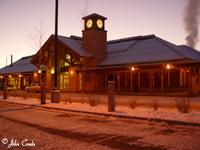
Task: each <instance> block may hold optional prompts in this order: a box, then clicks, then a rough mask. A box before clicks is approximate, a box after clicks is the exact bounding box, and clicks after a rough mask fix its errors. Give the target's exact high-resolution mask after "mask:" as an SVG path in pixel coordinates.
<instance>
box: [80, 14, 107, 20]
mask: <svg viewBox="0 0 200 150" xmlns="http://www.w3.org/2000/svg"><path fill="white" fill-rule="evenodd" d="M93 17H97V18H101V19H103V20H106V19H107V18H106V17H104V16H101V15H99V14H96V13H93V14H90V15H87V16H85V17H83V18H82V19H87V18H93Z"/></svg>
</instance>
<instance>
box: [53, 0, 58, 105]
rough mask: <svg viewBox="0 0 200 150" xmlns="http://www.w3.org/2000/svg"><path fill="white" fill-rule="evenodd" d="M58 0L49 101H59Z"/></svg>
mask: <svg viewBox="0 0 200 150" xmlns="http://www.w3.org/2000/svg"><path fill="white" fill-rule="evenodd" d="M57 38H58V0H56V4H55V47H54V69H55V70H54V88H53V90H52V92H51V102H52V103H59V101H60V91H59V89H58V84H57V80H58V45H57V44H58V41H57Z"/></svg>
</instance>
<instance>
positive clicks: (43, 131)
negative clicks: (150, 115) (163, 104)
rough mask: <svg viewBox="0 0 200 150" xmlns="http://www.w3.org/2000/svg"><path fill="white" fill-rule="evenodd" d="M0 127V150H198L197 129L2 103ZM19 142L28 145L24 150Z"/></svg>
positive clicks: (0, 105) (197, 127)
mask: <svg viewBox="0 0 200 150" xmlns="http://www.w3.org/2000/svg"><path fill="white" fill-rule="evenodd" d="M0 126H1V128H0V149H2V150H3V149H7V147H8V146H9V143H11V141H12V139H13V141H15V142H16V146H15V149H29V148H31V149H37V150H38V149H39V150H40V149H41V150H43V149H47V150H48V149H56V150H62V149H70V150H71V149H72V150H85V149H89V150H97V149H98V150H110V149H118V150H165V149H176V150H179V149H180V150H199V149H200V144H199V143H200V138H199V137H200V127H199V126H196V127H195V126H183V125H169V124H167V123H162V122H161V123H156V122H151V121H145V120H137V119H122V118H115V117H106V116H96V115H91V114H80V113H74V112H73V113H72V112H66V111H61V110H53V109H45V108H38V107H35V106H25V105H18V104H11V103H10V104H9V103H5V102H0ZM26 139H27V141H26ZM24 140H25V142H24ZM22 142H24V143H23V144H24V145H25V144H26V143H29V145H26V147H25V146H23V145H22ZM3 143H4V144H3ZM31 143H32V147H31V146H30V145H31ZM34 144H35V146H33V145H34Z"/></svg>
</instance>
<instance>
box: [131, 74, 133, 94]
mask: <svg viewBox="0 0 200 150" xmlns="http://www.w3.org/2000/svg"><path fill="white" fill-rule="evenodd" d="M132 89H133V72H132V71H131V91H132Z"/></svg>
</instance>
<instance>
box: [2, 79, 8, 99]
mask: <svg viewBox="0 0 200 150" xmlns="http://www.w3.org/2000/svg"><path fill="white" fill-rule="evenodd" d="M3 83H4V84H3V99H4V100H6V99H7V98H8V93H7V79H6V77H5V79H4V82H3Z"/></svg>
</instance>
